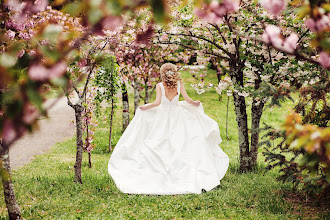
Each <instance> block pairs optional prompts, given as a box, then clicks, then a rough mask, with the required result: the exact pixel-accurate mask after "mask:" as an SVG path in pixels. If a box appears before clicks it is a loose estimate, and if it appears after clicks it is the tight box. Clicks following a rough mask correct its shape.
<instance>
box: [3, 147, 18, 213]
mask: <svg viewBox="0 0 330 220" xmlns="http://www.w3.org/2000/svg"><path fill="white" fill-rule="evenodd" d="M0 148H1V152H3V153H2V154H1V160H2V168H3V169H4V171H5V172H2V174H1V179H2V186H3V195H4V197H5V202H6V206H7V210H8V216H9V219H22V217H21V211H20V208H19V206H18V204H17V202H16V196H15V191H14V184H13V183H12V180H11V168H10V160H9V149H8V147H5V146H4V143H2V142H0Z"/></svg>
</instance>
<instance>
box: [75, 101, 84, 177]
mask: <svg viewBox="0 0 330 220" xmlns="http://www.w3.org/2000/svg"><path fill="white" fill-rule="evenodd" d="M83 109H84V108H83V107H82V106H80V105H75V106H74V111H75V116H76V129H77V152H76V163H75V164H74V172H75V177H74V181H75V182H76V183H82V181H81V163H82V156H83V138H82V133H83V131H82V120H81V118H82V115H81V114H82V111H83Z"/></svg>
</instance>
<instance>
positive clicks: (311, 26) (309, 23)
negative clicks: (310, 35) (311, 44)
mask: <svg viewBox="0 0 330 220" xmlns="http://www.w3.org/2000/svg"><path fill="white" fill-rule="evenodd" d="M305 25H306V27H308V28H309V29H310V30H311V31H314V32H315V31H316V24H315V21H314V20H313V19H312V18H308V19H306V21H305Z"/></svg>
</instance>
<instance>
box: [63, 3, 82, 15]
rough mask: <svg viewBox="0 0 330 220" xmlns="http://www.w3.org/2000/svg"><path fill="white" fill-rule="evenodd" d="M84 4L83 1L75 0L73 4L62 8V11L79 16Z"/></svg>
mask: <svg viewBox="0 0 330 220" xmlns="http://www.w3.org/2000/svg"><path fill="white" fill-rule="evenodd" d="M82 4H83V3H82V2H80V1H75V2H73V3H71V4H68V5H66V6H65V7H64V8H63V9H62V11H63V12H64V13H68V14H70V15H72V16H77V15H78V14H79V13H80V12H81V11H82V8H83V6H82Z"/></svg>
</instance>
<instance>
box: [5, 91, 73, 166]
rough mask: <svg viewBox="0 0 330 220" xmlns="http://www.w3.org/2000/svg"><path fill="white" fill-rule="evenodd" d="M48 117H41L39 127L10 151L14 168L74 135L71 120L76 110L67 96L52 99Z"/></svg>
mask: <svg viewBox="0 0 330 220" xmlns="http://www.w3.org/2000/svg"><path fill="white" fill-rule="evenodd" d="M54 101H56V103H55V105H53V106H52V107H51V108H50V109H49V111H48V117H41V118H40V119H39V121H38V125H39V128H38V129H36V130H35V131H34V132H33V133H32V134H30V133H28V134H26V135H25V136H23V137H22V138H21V139H19V140H18V141H17V142H16V143H15V144H14V145H13V146H11V148H10V151H9V157H10V164H11V168H12V169H18V168H19V167H21V166H23V165H25V164H27V163H29V162H31V161H32V160H33V158H34V156H36V155H40V154H43V153H46V152H47V151H48V150H49V149H50V148H51V147H52V146H53V145H54V144H56V143H57V142H62V141H64V140H65V139H68V138H71V137H73V135H74V134H75V126H74V125H70V123H69V122H70V121H71V120H74V119H75V116H74V110H73V109H72V108H71V107H70V106H68V104H67V100H66V97H62V98H60V99H59V100H56V99H50V100H48V101H47V102H46V103H45V105H46V106H50V105H52V103H54Z"/></svg>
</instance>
